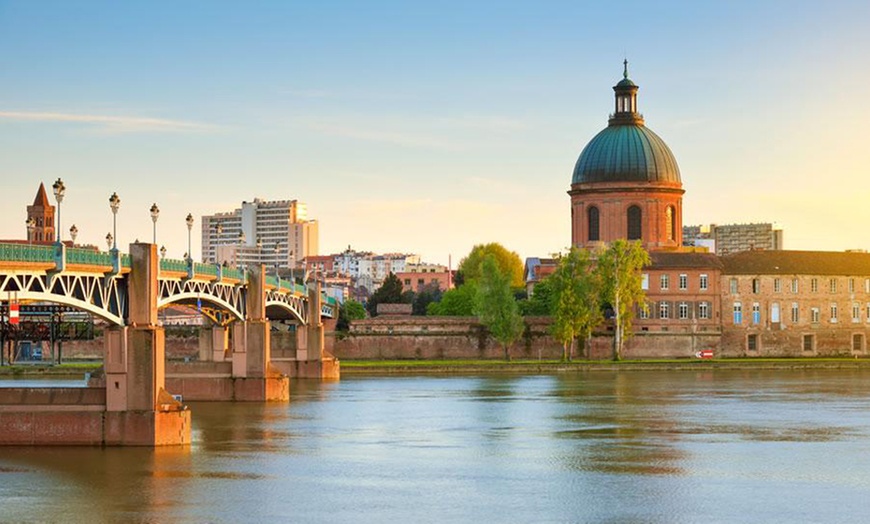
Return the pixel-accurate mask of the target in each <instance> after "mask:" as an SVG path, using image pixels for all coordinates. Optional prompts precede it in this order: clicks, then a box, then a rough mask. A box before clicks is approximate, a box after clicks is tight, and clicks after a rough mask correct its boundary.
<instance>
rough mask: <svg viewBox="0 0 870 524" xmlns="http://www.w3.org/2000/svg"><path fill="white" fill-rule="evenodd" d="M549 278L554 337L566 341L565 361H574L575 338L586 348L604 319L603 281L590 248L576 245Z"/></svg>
mask: <svg viewBox="0 0 870 524" xmlns="http://www.w3.org/2000/svg"><path fill="white" fill-rule="evenodd" d="M545 281H546V282H548V283H549V284H550V286H551V287H552V301H551V303H552V308H553V309H552V314H553V325H552V332H553V336H555V337H556V340H558V341H560V342H561V343H562V360H571V359H572V357H573V355H574V341H575V340H576V339H578V338H579V339H580V340H582V341H583V344H584V348H585V347H586V342H587V341H588V340H589V337H590V336H591V335H592V330H593V329H594V328H595V326H597V325H598V324H600V323H601V320H602V315H601V307H600V304H599V297H600V289H599V288H600V286H599V280H598V276H597V275H596V273H595V272H594V271H592V260H591V256H590V254H589V251H586V250H585V249H578V248H576V247H572V248H571V250H570V251H568V253H567V254H566V255H564V256H561V257H559V265H558V266H557V267H556V271H555V272H554V273H553V274H552V275H550V277H548V278H547V279H546V280H545ZM535 292H536V293H537V287H535Z"/></svg>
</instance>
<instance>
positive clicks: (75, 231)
mask: <svg viewBox="0 0 870 524" xmlns="http://www.w3.org/2000/svg"><path fill="white" fill-rule="evenodd" d="M77 236H79V228H77V227H76V225H75V224H73V225H71V226H70V227H69V237H70V238H71V239H72V243H73V247H76V237H77Z"/></svg>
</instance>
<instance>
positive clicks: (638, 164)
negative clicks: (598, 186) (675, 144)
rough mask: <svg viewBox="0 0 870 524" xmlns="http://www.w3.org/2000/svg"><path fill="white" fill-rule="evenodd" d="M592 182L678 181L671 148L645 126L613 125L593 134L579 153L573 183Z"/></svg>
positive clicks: (678, 170) (677, 170)
mask: <svg viewBox="0 0 870 524" xmlns="http://www.w3.org/2000/svg"><path fill="white" fill-rule="evenodd" d="M593 182H670V183H676V184H679V183H680V168H679V167H678V166H677V160H676V159H675V158H674V154H673V153H671V150H670V148H668V146H667V144H665V142H664V140H662V139H661V138H660V137H659V136H658V135H657V134H655V133H653V132H652V131H651V130H649V129H648V128H647V127H646V126H644V125H632V124H627V125H619V124H616V125H613V124H611V125H610V126H608V127H607V128H605V129H604V130H603V131H601V132H600V133H598V134H597V135H595V138H593V139H592V140H591V141H590V142H589V144H587V145H586V147H585V148H584V149H583V152H582V153H580V158H579V159H577V164H576V165H575V166H574V177H573V178H572V179H571V183H572V184H588V183H593Z"/></svg>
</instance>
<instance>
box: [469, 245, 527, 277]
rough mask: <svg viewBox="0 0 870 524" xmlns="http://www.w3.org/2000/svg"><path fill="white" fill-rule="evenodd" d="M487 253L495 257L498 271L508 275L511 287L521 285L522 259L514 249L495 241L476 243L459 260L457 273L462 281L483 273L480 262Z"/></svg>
mask: <svg viewBox="0 0 870 524" xmlns="http://www.w3.org/2000/svg"><path fill="white" fill-rule="evenodd" d="M488 255H492V256H493V257H495V262H496V266H497V267H498V269H499V271H501V272H502V273H505V274H507V275H508V276H509V278H510V280H509V282H510V286H511V287H512V288H521V287H523V261H522V260H520V256H519V255H518V254H516V253H515V252H514V251H508V250H507V248H505V247H504V246H502V245H501V244H499V243H497V242H490V243H489V244H478V245H476V246H474V247H473V248H472V249H471V253H469V254H468V256H467V257H465V258H463V259H462V260H460V261H459V270H458V273H459V274H460V275H461V279H462V281H463V282H469V281H471V280H479V279H480V278H481V276H482V274H483V269H482V267H481V264H482V263H483V260H484V259H485V258H486V257H487V256H488Z"/></svg>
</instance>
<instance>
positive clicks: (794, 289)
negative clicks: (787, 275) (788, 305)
mask: <svg viewBox="0 0 870 524" xmlns="http://www.w3.org/2000/svg"><path fill="white" fill-rule="evenodd" d="M791 292H792V293H797V292H798V279H796V278H793V279H791Z"/></svg>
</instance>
